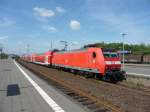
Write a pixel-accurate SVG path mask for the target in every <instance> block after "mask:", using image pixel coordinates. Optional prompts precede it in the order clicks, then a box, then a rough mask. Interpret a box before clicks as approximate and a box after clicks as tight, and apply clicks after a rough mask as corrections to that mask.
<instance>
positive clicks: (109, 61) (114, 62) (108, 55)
mask: <svg viewBox="0 0 150 112" xmlns="http://www.w3.org/2000/svg"><path fill="white" fill-rule="evenodd" d="M103 54H104V58H105V64H106V71H119V70H120V69H121V62H120V58H119V57H118V55H117V53H115V52H104V53H103Z"/></svg>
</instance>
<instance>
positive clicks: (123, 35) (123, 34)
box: [122, 33, 127, 69]
mask: <svg viewBox="0 0 150 112" xmlns="http://www.w3.org/2000/svg"><path fill="white" fill-rule="evenodd" d="M125 35H127V34H126V33H122V68H123V69H124V60H125V59H124V37H125Z"/></svg>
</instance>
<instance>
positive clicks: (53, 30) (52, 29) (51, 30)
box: [47, 27, 57, 33]
mask: <svg viewBox="0 0 150 112" xmlns="http://www.w3.org/2000/svg"><path fill="white" fill-rule="evenodd" d="M47 30H48V31H49V32H52V33H54V32H56V31H57V29H56V28H55V27H48V29H47Z"/></svg>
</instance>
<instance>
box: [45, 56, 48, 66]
mask: <svg viewBox="0 0 150 112" xmlns="http://www.w3.org/2000/svg"><path fill="white" fill-rule="evenodd" d="M45 64H48V55H47V56H45Z"/></svg>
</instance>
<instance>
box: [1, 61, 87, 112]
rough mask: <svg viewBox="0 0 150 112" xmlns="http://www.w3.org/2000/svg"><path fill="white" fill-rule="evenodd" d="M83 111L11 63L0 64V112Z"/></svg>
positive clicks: (20, 67)
mask: <svg viewBox="0 0 150 112" xmlns="http://www.w3.org/2000/svg"><path fill="white" fill-rule="evenodd" d="M85 111H87V110H85V109H84V108H83V107H82V106H80V105H78V104H77V103H76V102H73V101H72V100H71V99H69V98H68V97H67V96H65V95H63V94H61V92H60V91H58V90H56V89H55V88H53V87H52V86H51V85H49V84H48V83H46V82H45V81H44V80H42V79H40V78H39V77H38V76H36V75H34V74H33V73H31V72H30V71H28V70H27V69H25V68H23V67H22V66H21V65H19V64H18V63H17V62H15V61H14V60H12V59H7V60H0V112H85Z"/></svg>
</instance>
